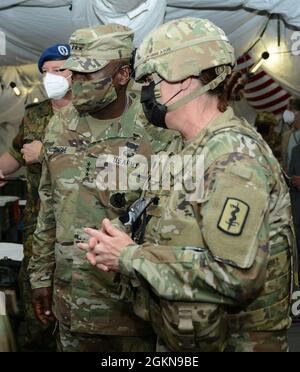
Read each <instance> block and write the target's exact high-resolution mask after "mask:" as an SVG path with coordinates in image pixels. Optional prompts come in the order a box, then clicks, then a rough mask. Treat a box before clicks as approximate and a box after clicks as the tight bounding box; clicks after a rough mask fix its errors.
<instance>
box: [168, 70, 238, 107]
mask: <svg viewBox="0 0 300 372" xmlns="http://www.w3.org/2000/svg"><path fill="white" fill-rule="evenodd" d="M216 70H217V71H218V72H221V73H220V75H219V76H218V77H216V78H215V79H214V80H212V81H211V82H210V83H209V84H207V85H205V86H204V87H200V88H198V89H195V90H194V91H193V92H191V93H190V94H188V95H187V96H185V97H183V98H181V99H180V100H178V101H177V102H175V103H173V104H171V105H169V106H167V107H168V112H172V111H175V110H178V109H179V108H180V107H182V106H185V105H186V104H187V103H190V102H192V101H193V100H194V99H195V98H197V97H200V96H202V95H203V94H204V93H206V92H208V91H209V90H214V89H216V88H217V87H218V86H219V85H220V84H221V83H222V82H223V81H224V80H225V79H226V77H227V75H230V74H231V71H232V69H231V67H229V66H224V67H222V68H221V69H220V68H219V70H218V68H217V69H216Z"/></svg>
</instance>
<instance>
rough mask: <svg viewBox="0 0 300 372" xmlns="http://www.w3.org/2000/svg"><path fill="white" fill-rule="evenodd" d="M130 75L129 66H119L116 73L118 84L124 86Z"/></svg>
mask: <svg viewBox="0 0 300 372" xmlns="http://www.w3.org/2000/svg"><path fill="white" fill-rule="evenodd" d="M130 77H131V69H130V66H123V67H121V68H120V70H119V72H118V74H117V78H118V84H119V85H121V86H125V85H126V84H128V82H129V80H130Z"/></svg>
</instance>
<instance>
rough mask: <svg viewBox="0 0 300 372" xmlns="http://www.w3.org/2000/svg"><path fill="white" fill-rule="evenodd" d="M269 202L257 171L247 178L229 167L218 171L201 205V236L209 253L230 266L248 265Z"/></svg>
mask: <svg viewBox="0 0 300 372" xmlns="http://www.w3.org/2000/svg"><path fill="white" fill-rule="evenodd" d="M241 169H243V166H242V167H241ZM268 205H269V194H268V191H267V187H266V184H265V180H264V179H263V176H262V175H260V176H259V175H258V174H257V171H255V170H253V171H252V176H251V177H249V179H246V178H245V177H244V176H242V177H240V176H238V175H237V174H233V172H231V171H230V169H228V170H226V172H225V173H222V174H219V175H218V176H217V177H216V179H215V186H214V189H213V190H211V191H210V193H209V200H208V201H207V202H205V203H204V204H203V205H202V208H201V214H202V221H203V223H202V229H203V236H204V239H205V241H206V244H207V246H208V249H209V250H210V251H211V253H212V255H213V256H214V257H215V258H217V259H219V260H221V261H224V262H227V263H230V264H232V266H235V267H238V268H241V269H249V268H251V267H252V266H253V264H254V261H255V257H256V255H257V251H258V246H259V236H260V232H261V229H262V228H263V223H264V219H265V215H266V212H267V208H268Z"/></svg>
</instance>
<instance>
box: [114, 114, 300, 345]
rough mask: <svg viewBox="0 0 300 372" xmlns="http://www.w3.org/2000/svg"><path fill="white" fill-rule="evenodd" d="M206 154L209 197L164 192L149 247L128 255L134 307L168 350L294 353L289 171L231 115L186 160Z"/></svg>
mask: <svg viewBox="0 0 300 372" xmlns="http://www.w3.org/2000/svg"><path fill="white" fill-rule="evenodd" d="M201 154H202V155H204V156H205V179H204V182H205V189H204V190H205V192H204V195H203V197H201V199H200V200H198V202H197V203H196V202H195V203H194V202H192V203H191V202H190V201H189V193H188V192H187V191H186V192H183V191H175V190H174V189H172V190H171V192H165V191H160V192H159V193H156V194H155V195H158V196H159V198H160V202H159V205H158V206H157V207H155V206H153V207H152V208H151V209H150V210H149V211H148V215H149V216H152V219H151V221H150V223H149V225H148V227H147V231H146V237H145V241H146V243H145V244H144V245H142V246H138V245H133V246H130V247H129V248H128V249H127V250H125V251H124V252H123V254H122V256H121V259H120V266H121V272H122V274H123V275H124V276H125V277H127V278H128V277H129V278H131V282H132V283H133V288H131V290H132V291H133V292H134V298H135V303H134V308H135V310H136V312H137V314H139V315H140V316H142V317H143V318H144V319H147V320H150V321H151V323H152V325H153V327H154V330H155V332H156V333H157V334H158V335H159V336H160V338H161V339H162V341H163V343H165V345H166V349H167V350H171V351H179V350H193V351H195V350H199V351H208V350H215V348H216V347H217V348H218V349H219V351H223V350H226V351H279V352H281V351H287V349H288V343H287V330H288V328H289V326H290V324H291V319H290V310H291V293H292V292H293V285H294V273H295V272H296V268H295V267H294V265H295V261H296V259H295V258H296V250H295V240H294V232H293V228H292V217H291V205H290V197H289V192H288V189H287V186H286V184H285V181H284V178H283V175H282V172H281V169H280V166H279V164H278V162H277V161H276V159H275V158H274V156H273V154H272V152H271V150H270V148H269V147H268V146H267V145H266V143H265V142H264V141H263V140H262V138H261V137H260V136H259V135H258V134H257V133H256V131H255V130H253V129H252V127H251V126H250V125H249V124H248V123H247V122H246V121H243V120H240V119H238V118H236V117H234V114H233V111H232V109H228V110H227V112H225V113H224V114H223V115H221V116H220V117H219V118H218V119H217V120H215V121H214V122H212V123H210V125H209V126H208V127H207V128H206V129H204V130H203V131H202V132H201V133H200V134H199V135H198V137H197V138H196V139H194V140H193V141H190V142H187V143H186V145H185V148H184V149H183V151H182V153H181V155H201ZM177 171H178V172H179V171H180V169H177ZM177 171H176V173H177ZM173 176H175V174H173ZM148 196H149V197H151V196H152V195H151V194H149V193H148V195H147V197H148ZM136 288H139V289H136ZM149 288H151V290H149ZM218 335H220V337H221V335H223V338H224V336H225V339H223V340H222V339H221V338H218ZM215 340H218V341H219V344H218V345H216V344H215V342H214V341H215Z"/></svg>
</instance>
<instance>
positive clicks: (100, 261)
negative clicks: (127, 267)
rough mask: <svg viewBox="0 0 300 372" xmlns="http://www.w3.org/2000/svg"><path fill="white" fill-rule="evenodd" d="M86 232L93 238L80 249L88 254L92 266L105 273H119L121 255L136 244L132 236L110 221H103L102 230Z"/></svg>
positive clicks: (88, 229) (88, 230) (87, 230)
mask: <svg viewBox="0 0 300 372" xmlns="http://www.w3.org/2000/svg"><path fill="white" fill-rule="evenodd" d="M84 231H85V233H86V234H88V235H89V236H90V237H91V238H90V240H89V242H88V243H80V244H78V247H79V248H80V249H82V250H85V251H86V252H87V256H86V257H87V259H88V261H89V262H90V264H91V265H92V266H95V267H97V268H98V269H99V270H101V271H104V272H109V271H115V272H119V260H120V256H121V253H122V252H123V251H124V250H125V249H126V247H128V246H129V245H131V244H134V241H133V240H132V239H131V238H130V236H128V235H127V234H126V233H124V232H123V231H120V230H118V229H117V228H116V227H114V226H113V225H112V223H111V221H110V220H109V219H105V220H104V221H103V223H102V226H101V230H94V229H90V228H86V229H84Z"/></svg>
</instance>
